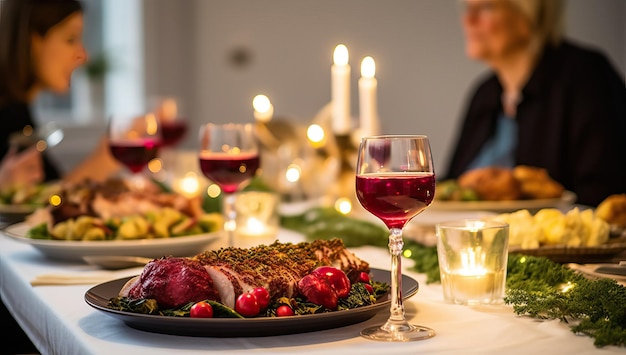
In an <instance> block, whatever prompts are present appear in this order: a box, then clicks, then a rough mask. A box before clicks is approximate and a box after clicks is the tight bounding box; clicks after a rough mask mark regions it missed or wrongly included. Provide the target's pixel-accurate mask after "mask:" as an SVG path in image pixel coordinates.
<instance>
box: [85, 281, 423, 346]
mask: <svg viewBox="0 0 626 355" xmlns="http://www.w3.org/2000/svg"><path fill="white" fill-rule="evenodd" d="M371 271H372V272H371V277H372V279H373V280H376V281H382V282H386V283H390V282H391V273H390V272H389V271H385V270H379V269H372V270H371ZM129 279H130V277H127V278H122V279H117V280H113V281H109V282H105V283H102V284H99V285H97V286H94V287H92V288H91V289H89V290H88V291H87V292H86V293H85V301H86V302H87V304H89V305H90V306H92V307H94V308H95V309H97V310H99V311H102V312H104V313H105V314H107V315H109V316H112V317H115V318H117V319H120V320H122V321H123V322H124V323H126V325H128V326H129V327H131V328H135V329H139V330H143V331H148V332H154V333H163V334H173V335H187V336H201V337H253V336H270V335H283V334H294V333H305V332H311V331H316V330H324V329H332V328H337V327H342V326H346V325H350V324H355V323H359V322H363V321H365V320H368V319H370V318H372V317H373V316H374V315H376V313H378V312H379V311H381V310H384V309H386V308H389V306H390V302H391V301H390V297H389V294H387V295H383V296H382V297H380V298H379V300H378V303H376V304H373V305H370V306H365V307H360V308H355V309H350V310H345V311H337V312H328V313H321V314H311V315H305V316H291V317H280V318H279V317H275V318H274V317H272V318H268V317H260V318H245V319H241V318H189V317H169V316H157V315H148V314H139V313H132V312H124V311H118V310H114V309H110V308H108V307H107V305H108V303H109V299H110V298H113V297H117V295H118V293H119V291H120V289H121V288H122V286H123V285H124V284H125V283H126V281H128V280H129ZM418 289H419V285H418V283H417V281H416V280H414V279H412V278H410V277H408V276H405V275H402V298H403V299H407V298H409V297H411V296H413V295H415V294H416V293H417V291H418Z"/></svg>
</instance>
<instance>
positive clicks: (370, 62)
mask: <svg viewBox="0 0 626 355" xmlns="http://www.w3.org/2000/svg"><path fill="white" fill-rule="evenodd" d="M375 75H376V62H374V58H372V57H369V56H367V57H365V58H363V60H362V61H361V76H362V77H364V78H373V77H374V76H375Z"/></svg>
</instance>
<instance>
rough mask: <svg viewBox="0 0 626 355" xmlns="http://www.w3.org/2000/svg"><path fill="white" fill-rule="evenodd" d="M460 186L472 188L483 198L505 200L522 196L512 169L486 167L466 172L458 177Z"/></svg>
mask: <svg viewBox="0 0 626 355" xmlns="http://www.w3.org/2000/svg"><path fill="white" fill-rule="evenodd" d="M458 183H459V186H461V187H462V188H468V189H472V190H474V191H475V192H476V194H477V195H478V197H479V198H480V199H481V200H487V201H504V200H517V199H519V198H520V197H521V190H520V185H519V183H518V181H517V180H516V179H515V177H514V176H513V172H512V171H511V169H507V168H502V167H495V166H491V167H485V168H478V169H473V170H469V171H467V172H465V173H464V174H462V175H461V176H459V178H458Z"/></svg>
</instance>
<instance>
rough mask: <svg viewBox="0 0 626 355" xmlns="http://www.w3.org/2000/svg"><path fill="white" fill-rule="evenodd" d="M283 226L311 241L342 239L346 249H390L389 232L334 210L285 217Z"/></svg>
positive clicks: (316, 209) (320, 208)
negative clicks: (371, 246) (363, 247)
mask: <svg viewBox="0 0 626 355" xmlns="http://www.w3.org/2000/svg"><path fill="white" fill-rule="evenodd" d="M281 226H282V227H283V228H287V229H291V230H294V231H297V232H299V233H302V234H303V235H304V236H305V237H306V238H307V240H309V241H313V240H318V239H324V240H327V239H332V238H340V239H342V240H343V243H344V245H345V246H346V247H355V246H362V245H374V246H386V245H387V243H388V236H389V232H388V231H387V228H385V227H383V226H380V225H378V224H374V223H372V222H368V221H363V220H359V219H355V218H351V217H348V216H346V215H343V214H341V213H339V212H337V211H336V210H335V209H334V208H330V207H316V208H312V209H311V210H309V211H307V212H305V213H303V214H300V215H295V216H281Z"/></svg>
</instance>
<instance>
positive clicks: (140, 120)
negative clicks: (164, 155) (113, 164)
mask: <svg viewBox="0 0 626 355" xmlns="http://www.w3.org/2000/svg"><path fill="white" fill-rule="evenodd" d="M107 133H108V134H107V136H108V143H109V149H110V152H111V155H112V156H113V157H114V158H115V159H116V160H117V161H119V162H120V163H122V164H123V165H124V166H126V167H127V168H128V170H130V171H131V172H132V173H133V174H138V173H140V172H141V171H142V170H143V169H144V168H145V167H146V166H147V165H148V163H149V162H150V160H152V159H154V158H156V157H157V154H158V150H159V147H160V146H161V129H160V125H159V122H158V120H157V119H156V117H155V116H154V114H152V113H148V114H144V115H134V116H125V115H114V116H112V117H111V119H110V121H109V127H108V132H107Z"/></svg>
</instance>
